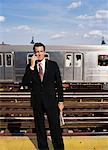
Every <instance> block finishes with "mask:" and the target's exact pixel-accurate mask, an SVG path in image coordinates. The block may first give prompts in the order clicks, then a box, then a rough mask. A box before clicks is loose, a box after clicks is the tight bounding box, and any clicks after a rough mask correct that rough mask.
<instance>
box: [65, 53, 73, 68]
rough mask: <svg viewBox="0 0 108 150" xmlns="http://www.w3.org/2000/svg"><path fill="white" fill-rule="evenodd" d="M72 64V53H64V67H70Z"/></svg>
mask: <svg viewBox="0 0 108 150" xmlns="http://www.w3.org/2000/svg"><path fill="white" fill-rule="evenodd" d="M71 66H72V55H71V54H66V55H65V67H71Z"/></svg>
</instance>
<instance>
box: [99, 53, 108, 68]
mask: <svg viewBox="0 0 108 150" xmlns="http://www.w3.org/2000/svg"><path fill="white" fill-rule="evenodd" d="M98 65H99V66H108V55H98Z"/></svg>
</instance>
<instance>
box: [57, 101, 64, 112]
mask: <svg viewBox="0 0 108 150" xmlns="http://www.w3.org/2000/svg"><path fill="white" fill-rule="evenodd" d="M58 107H59V109H60V110H61V111H62V110H63V108H64V104H63V102H59V103H58Z"/></svg>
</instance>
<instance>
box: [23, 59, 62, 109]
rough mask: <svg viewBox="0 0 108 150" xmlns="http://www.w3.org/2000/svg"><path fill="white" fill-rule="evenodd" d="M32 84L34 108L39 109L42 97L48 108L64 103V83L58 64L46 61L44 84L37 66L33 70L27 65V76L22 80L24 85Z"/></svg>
mask: <svg viewBox="0 0 108 150" xmlns="http://www.w3.org/2000/svg"><path fill="white" fill-rule="evenodd" d="M30 83H31V89H32V91H31V106H32V107H34V108H38V107H39V104H40V101H41V96H43V98H44V103H45V105H46V107H51V106H53V105H56V104H57V103H58V102H63V88H62V81H61V76H60V70H59V67H58V65H57V63H56V62H54V61H51V60H46V61H45V73H44V77H43V81H42V82H41V80H40V78H39V73H38V70H37V65H35V67H34V70H31V69H30V65H27V67H26V71H25V74H24V76H23V79H22V84H23V85H26V86H27V85H29V84H30ZM56 93H57V94H56ZM56 95H58V96H56Z"/></svg>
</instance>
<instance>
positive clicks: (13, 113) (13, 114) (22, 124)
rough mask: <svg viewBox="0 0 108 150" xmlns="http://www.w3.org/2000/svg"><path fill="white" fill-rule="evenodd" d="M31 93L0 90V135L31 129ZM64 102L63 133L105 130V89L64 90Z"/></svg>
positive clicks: (107, 113)
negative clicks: (100, 90)
mask: <svg viewBox="0 0 108 150" xmlns="http://www.w3.org/2000/svg"><path fill="white" fill-rule="evenodd" d="M30 97H31V96H30V92H21V91H19V92H16V91H14V92H5V91H2V92H0V104H1V105H0V135H7V134H13V133H14V134H19V133H21V132H22V131H24V134H29V133H32V134H33V133H34V119H33V113H32V109H31V106H30ZM64 103H65V108H64V113H63V115H64V121H65V125H63V126H62V127H61V128H62V130H63V134H64V135H83V134H84V135H85V134H86V135H107V134H108V93H107V92H64ZM45 118H46V119H45V122H46V129H47V131H49V129H48V126H49V125H48V122H47V117H46V115H45ZM48 133H49V132H48Z"/></svg>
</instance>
